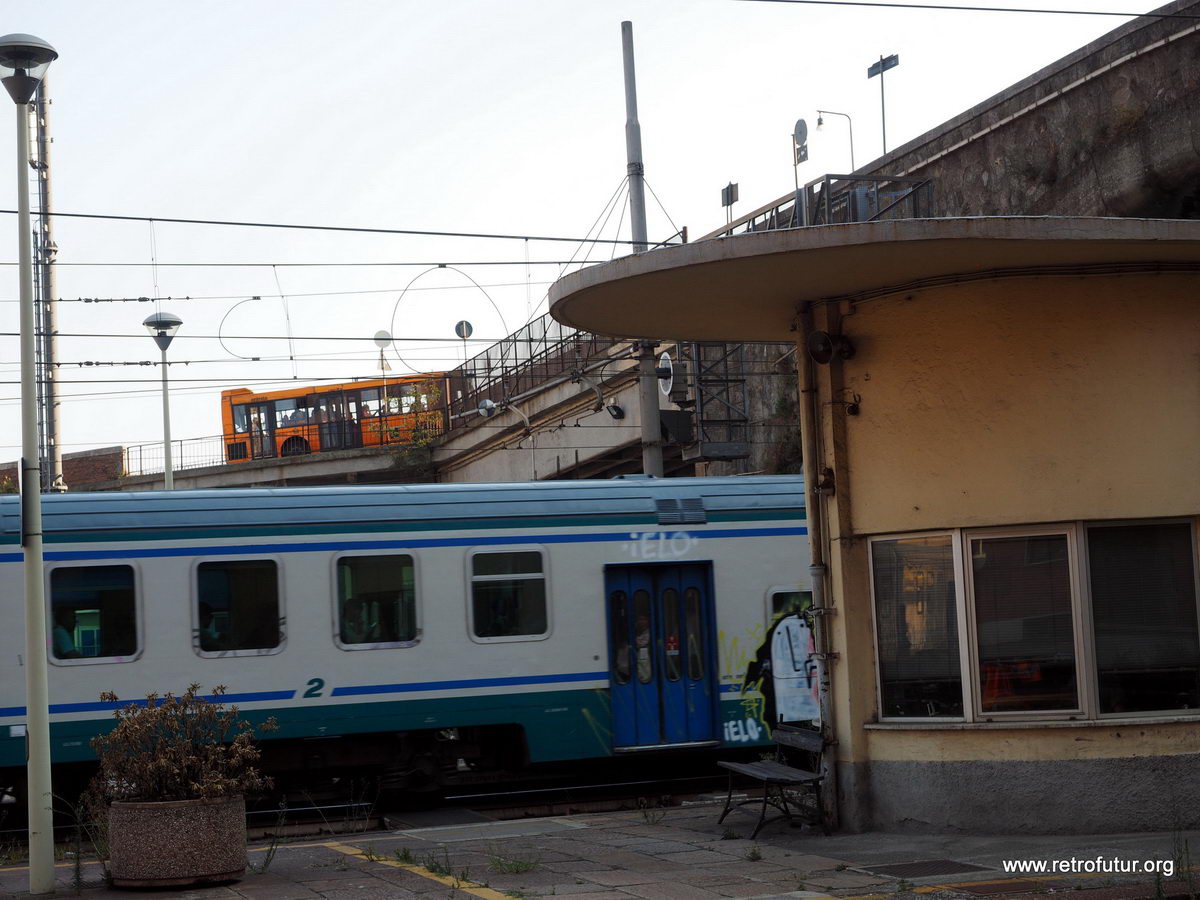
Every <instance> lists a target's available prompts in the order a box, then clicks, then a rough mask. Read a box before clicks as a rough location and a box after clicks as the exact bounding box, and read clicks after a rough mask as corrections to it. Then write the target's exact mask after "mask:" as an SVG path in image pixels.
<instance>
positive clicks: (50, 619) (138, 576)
mask: <svg viewBox="0 0 1200 900" xmlns="http://www.w3.org/2000/svg"><path fill="white" fill-rule="evenodd" d="M113 566H125V567H127V568H129V569H131V570H132V571H133V615H134V634H135V635H136V636H137V649H136V650H135V651H134V652H133V653H131V654H129V655H128V656H80V657H77V658H74V659H59V658H58V657H57V656H55V655H54V653H53V652H52V646H53V645H52V642H51V640H50V637H51V632H52V630H53V628H54V589H53V586H52V584H51V573H52V572H54V571H55V570H57V569H84V568H89V569H98V568H111V567H113ZM42 578H43V584H44V587H43V591H44V592H45V594H44V596H45V603H46V658H47V659H48V660H49V662H50V665H52V666H96V665H123V664H124V663H131V662H136V661H137V660H139V659H141V658H142V656H143V654H145V652H146V616H145V607H144V604H143V602H142V598H143V597H144V591H143V589H142V582H143V579H142V567H141V566H140V565H139V564H138V561H137V560H133V559H122V560H116V559H114V560H96V559H81V560H68V561H64V562H54V563H51V564H49V565H47V566H45V567H44V569H43V571H42Z"/></svg>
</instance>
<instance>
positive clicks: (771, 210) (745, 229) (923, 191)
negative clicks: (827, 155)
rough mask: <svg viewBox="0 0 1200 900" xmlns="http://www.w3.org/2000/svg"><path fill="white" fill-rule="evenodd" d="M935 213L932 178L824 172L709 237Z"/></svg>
mask: <svg viewBox="0 0 1200 900" xmlns="http://www.w3.org/2000/svg"><path fill="white" fill-rule="evenodd" d="M933 215H934V211H933V180H932V179H929V178H906V177H902V176H899V175H823V176H822V177H820V178H818V179H816V180H815V181H810V182H809V183H808V184H806V185H805V186H804V187H802V188H801V189H800V190H799V191H797V192H796V193H794V194H792V195H791V196H788V197H782V198H780V199H779V200H777V201H776V202H775V203H772V204H769V205H767V206H763V207H761V208H759V209H756V210H755V211H754V212H752V213H749V214H748V215H745V216H743V217H742V218H740V219H737V220H736V221H734V222H732V223H730V224H729V225H728V226H727V227H725V228H722V229H720V230H718V231H714V232H713V233H711V234H708V235H705V237H708V238H715V237H730V236H731V235H735V234H749V233H751V232H757V231H778V230H780V229H784V228H801V227H804V226H809V225H838V224H845V223H847V222H875V221H879V220H881V219H927V218H930V217H932V216H933Z"/></svg>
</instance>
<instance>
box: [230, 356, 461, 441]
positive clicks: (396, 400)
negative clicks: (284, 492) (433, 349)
mask: <svg viewBox="0 0 1200 900" xmlns="http://www.w3.org/2000/svg"><path fill="white" fill-rule="evenodd" d="M446 386H447V379H446V374H445V373H443V372H431V373H425V374H422V375H401V376H399V377H396V378H374V379H364V380H362V381H353V382H350V383H348V384H326V385H320V386H317V387H295V388H287V389H285V390H280V391H263V392H258V393H256V392H255V391H252V390H250V389H249V388H234V389H233V390H228V391H222V392H221V426H222V433H223V435H224V440H225V460H226V462H231V463H234V462H242V461H244V460H249V459H271V458H274V457H277V456H302V455H304V454H306V453H320V452H323V451H328V450H346V449H350V448H353V447H372V446H377V445H380V444H413V443H418V442H421V441H423V440H428V439H429V438H430V437H433V436H434V435H438V434H441V433H442V432H443V431H445V430H446V425H447V422H448V418H447V416H448V412H447V408H446V397H447V391H446Z"/></svg>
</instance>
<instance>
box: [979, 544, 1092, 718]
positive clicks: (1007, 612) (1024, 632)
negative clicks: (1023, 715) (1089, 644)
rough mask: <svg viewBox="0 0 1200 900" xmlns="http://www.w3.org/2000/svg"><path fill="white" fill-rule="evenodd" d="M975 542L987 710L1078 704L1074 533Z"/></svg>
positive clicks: (984, 707)
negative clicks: (1071, 548) (1071, 543)
mask: <svg viewBox="0 0 1200 900" xmlns="http://www.w3.org/2000/svg"><path fill="white" fill-rule="evenodd" d="M970 547H971V593H972V597H973V600H974V611H975V634H976V648H977V651H978V660H979V707H980V709H981V710H982V711H983V712H985V713H990V712H1037V711H1044V710H1071V709H1078V708H1079V685H1078V684H1077V682H1076V675H1075V673H1076V666H1075V626H1074V615H1073V611H1072V607H1073V605H1074V604H1073V600H1072V595H1073V591H1072V589H1071V563H1070V559H1069V552H1068V535H1066V534H1035V535H1013V536H1003V537H986V538H974V539H972V540H971V543H970Z"/></svg>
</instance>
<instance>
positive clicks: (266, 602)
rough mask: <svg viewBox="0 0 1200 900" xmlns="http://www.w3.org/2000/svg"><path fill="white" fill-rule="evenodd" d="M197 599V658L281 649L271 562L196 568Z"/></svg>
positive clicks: (276, 585) (275, 577) (275, 572)
mask: <svg viewBox="0 0 1200 900" xmlns="http://www.w3.org/2000/svg"><path fill="white" fill-rule="evenodd" d="M196 599H197V603H196V621H197V623H198V627H197V641H198V643H199V647H200V652H201V653H227V652H230V651H239V650H250V651H258V652H261V651H264V650H274V649H275V648H277V647H279V646H280V644H281V643H282V640H283V634H282V629H281V625H282V617H281V616H280V609H279V573H278V568H277V566H276V564H275V562H274V561H273V560H269V559H239V560H221V561H219V562H202V563H200V564H199V566H198V567H197V569H196Z"/></svg>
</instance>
